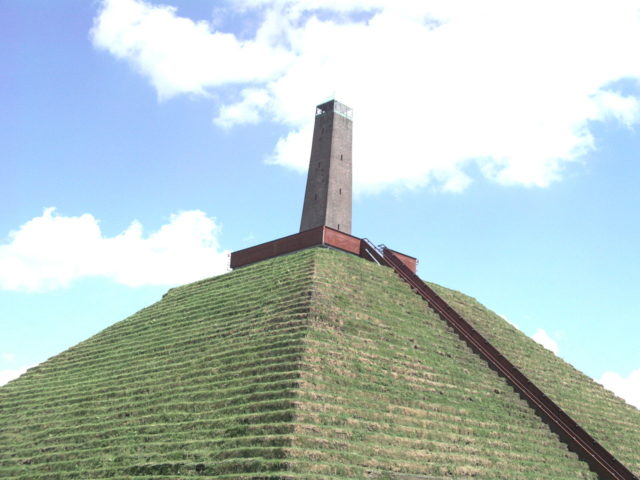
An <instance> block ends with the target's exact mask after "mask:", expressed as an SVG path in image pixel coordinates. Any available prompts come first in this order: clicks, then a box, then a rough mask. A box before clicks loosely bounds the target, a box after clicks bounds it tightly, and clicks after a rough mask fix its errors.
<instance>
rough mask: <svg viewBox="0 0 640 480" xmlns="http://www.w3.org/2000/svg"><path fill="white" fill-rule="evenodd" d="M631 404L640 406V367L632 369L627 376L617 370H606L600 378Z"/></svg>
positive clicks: (605, 385)
mask: <svg viewBox="0 0 640 480" xmlns="http://www.w3.org/2000/svg"><path fill="white" fill-rule="evenodd" d="M598 382H600V383H601V384H602V385H604V387H605V388H608V389H609V390H611V391H612V392H613V393H615V394H616V395H617V396H619V397H620V398H623V399H624V400H625V401H626V402H627V403H628V404H629V405H633V406H635V407H637V408H640V368H639V369H637V370H634V371H632V372H631V373H630V374H629V375H628V376H627V377H624V376H622V375H620V374H619V373H616V372H605V373H604V374H602V377H600V380H598Z"/></svg>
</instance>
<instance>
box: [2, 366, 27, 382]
mask: <svg viewBox="0 0 640 480" xmlns="http://www.w3.org/2000/svg"><path fill="white" fill-rule="evenodd" d="M29 368H31V367H22V368H15V369H11V370H0V386H1V385H4V384H5V383H8V382H10V381H11V380H14V379H16V378H18V377H19V376H20V375H22V374H23V373H24V372H26V371H27V370H28V369H29Z"/></svg>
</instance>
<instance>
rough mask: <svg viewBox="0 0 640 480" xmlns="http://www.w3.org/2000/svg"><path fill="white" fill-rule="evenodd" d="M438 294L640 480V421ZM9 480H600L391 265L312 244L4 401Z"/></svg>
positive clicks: (148, 318)
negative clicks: (529, 369) (278, 479)
mask: <svg viewBox="0 0 640 480" xmlns="http://www.w3.org/2000/svg"><path fill="white" fill-rule="evenodd" d="M439 293H440V294H442V295H443V296H445V297H446V296H447V295H448V296H449V297H448V298H447V299H448V300H451V301H452V302H454V306H455V308H457V309H459V310H460V311H461V313H463V315H468V316H469V320H471V321H473V322H474V323H475V324H476V325H477V326H478V328H479V329H482V331H483V332H485V333H487V335H489V336H490V338H491V339H492V340H494V338H495V341H496V344H499V346H500V347H501V348H502V347H503V344H504V349H505V350H509V356H510V358H511V357H512V356H513V358H514V359H516V360H517V361H516V360H514V363H517V362H518V361H521V362H523V363H524V364H529V367H530V368H531V364H535V365H536V367H535V368H534V369H532V371H531V372H529V371H528V370H527V369H526V366H525V365H523V366H522V368H523V369H524V370H525V371H527V373H531V375H532V377H535V375H538V377H540V378H541V380H539V379H538V377H535V381H536V382H539V384H540V385H544V386H546V385H548V386H549V388H550V389H554V390H553V391H550V392H549V394H550V396H552V397H553V398H554V400H556V401H557V402H558V403H560V405H561V406H563V407H565V408H567V410H570V408H575V410H576V412H578V413H580V414H581V415H582V417H580V420H581V421H583V422H584V426H585V427H586V428H587V429H588V430H589V431H590V432H591V433H593V434H594V436H596V438H597V439H598V440H599V441H602V442H603V444H605V446H607V447H608V448H611V450H612V451H613V452H614V453H617V454H619V455H620V458H621V459H623V461H625V460H626V463H627V466H630V467H631V468H632V470H634V471H635V472H638V470H639V469H638V452H637V445H639V444H640V438H638V433H637V432H638V431H639V430H640V412H638V411H637V410H635V409H633V408H631V407H628V406H626V405H625V404H624V402H622V401H621V400H618V399H616V398H615V397H613V396H612V395H610V394H608V393H606V392H605V391H604V390H603V389H602V388H601V387H600V386H599V385H597V384H595V383H593V382H590V381H588V379H586V377H584V376H582V375H581V374H580V373H579V372H577V371H575V370H573V369H572V368H571V367H570V366H568V365H566V364H564V363H562V362H561V361H560V360H558V359H557V358H556V357H554V356H553V355H552V354H550V353H548V352H547V351H545V350H544V349H542V348H541V347H538V346H537V344H535V343H534V342H532V341H531V340H530V339H528V338H527V337H524V336H522V335H521V334H519V332H517V331H515V330H514V331H513V332H511V331H510V330H509V326H508V324H506V323H505V322H504V321H503V320H502V319H500V318H499V317H497V316H495V315H493V314H491V313H490V312H488V311H486V310H484V309H483V308H482V307H481V306H480V305H479V304H477V303H476V302H475V301H473V300H472V299H469V298H468V297H464V296H462V295H460V294H458V293H456V292H451V291H448V290H444V289H439ZM463 309H466V310H464V311H463ZM492 335H493V337H492ZM499 342H502V344H500V343H499ZM518 365H519V366H520V363H518ZM557 371H561V372H562V373H561V376H557V375H558V373H557ZM534 374H535V375H534ZM547 377H549V378H547ZM545 381H546V382H547V383H546V384H545V383H544V382H545ZM563 382H565V383H566V385H567V386H568V387H569V388H565V386H564V384H563ZM574 387H575V388H574ZM576 392H577V394H576ZM587 397H588V398H587ZM565 404H566V405H565ZM570 413H571V414H572V415H573V414H574V412H573V411H570ZM602 416H604V417H605V418H606V421H605V422H602V421H600V418H601V417H602ZM578 417H579V416H578V415H577V414H576V418H578ZM589 422H591V423H589ZM612 422H613V423H612ZM607 423H609V424H610V425H615V429H613V430H614V431H611V430H612V429H607V425H606V424H607ZM592 428H593V429H594V430H593V432H592V430H591V429H592ZM596 431H597V432H599V433H596ZM620 432H624V434H623V435H619V433H620ZM598 435H600V436H598ZM607 442H608V443H607ZM634 449H636V450H635V451H634ZM623 455H625V456H624V457H623ZM0 478H7V479H18V478H21V479H70V478H78V479H98V478H105V479H106V478H110V479H147V480H151V479H156V480H169V479H171V480H178V479H189V478H210V479H214V478H215V479H222V478H235V479H239V478H246V479H249V478H252V479H258V478H263V479H266V478H274V479H275V478H309V479H319V478H331V479H361V478H387V479H392V478H397V479H405V480H409V479H421V478H487V479H488V478H491V479H494V478H495V479H497V478H504V479H534V478H536V479H538V478H553V479H578V478H596V476H595V474H593V473H592V472H590V471H589V470H588V468H587V466H586V464H585V463H584V462H582V461H580V460H578V459H577V458H576V456H575V455H574V454H573V453H571V452H569V451H568V450H567V448H566V447H565V445H564V444H562V443H561V442H560V441H559V440H558V439H557V437H556V436H555V435H554V434H553V433H551V432H550V431H549V429H548V428H547V427H546V426H545V425H544V424H543V423H542V422H541V421H540V420H539V419H538V417H537V416H536V415H535V414H534V413H533V412H532V410H531V409H530V408H529V407H528V406H527V405H526V403H525V402H524V401H522V400H521V399H520V398H519V397H518V395H516V394H515V393H514V392H513V390H512V389H511V388H510V387H509V386H508V385H507V384H506V383H505V382H504V381H503V380H502V379H501V378H499V377H498V376H497V374H495V373H494V372H493V371H492V370H490V369H489V368H488V367H487V366H486V365H485V364H484V362H483V361H482V360H480V359H479V358H478V357H477V356H475V355H474V354H473V353H472V352H471V351H470V350H469V349H468V348H467V347H466V345H465V344H464V343H463V342H462V341H460V340H459V339H458V338H457V337H456V335H455V334H454V333H453V332H452V331H451V330H449V329H448V328H447V327H446V325H445V324H444V323H443V322H442V321H441V320H440V319H439V318H438V317H437V316H436V315H435V314H434V313H433V312H431V311H430V310H429V309H428V308H427V306H426V304H425V303H424V302H423V301H422V300H421V299H420V298H419V297H418V296H417V295H415V294H413V293H412V292H411V290H410V289H409V288H408V287H407V286H406V285H405V284H404V283H402V281H401V280H400V279H399V278H397V277H396V276H395V274H394V273H393V272H392V271H391V270H390V269H388V268H383V267H379V266H377V265H375V264H372V263H369V262H366V261H364V260H362V259H359V258H356V257H353V256H350V255H347V254H344V253H340V252H335V251H331V250H327V249H322V248H314V249H311V250H306V251H303V252H298V253H295V254H293V255H289V256H285V257H279V258H275V259H271V260H268V261H265V262H261V263H259V264H255V265H252V266H248V267H245V268H242V269H240V270H238V271H235V272H232V273H230V274H227V275H224V276H220V277H217V278H214V279H210V280H205V281H202V282H197V283H194V284H191V285H187V286H184V287H180V288H177V289H173V290H170V291H169V292H168V294H167V295H166V296H165V298H163V299H162V300H161V301H160V302H158V303H156V304H154V305H152V306H150V307H148V308H146V309H144V310H142V311H140V312H138V313H137V314H135V315H133V316H132V317H130V318H128V319H126V320H124V321H122V322H120V323H118V324H116V325H113V326H112V327H110V328H108V329H106V330H104V331H103V332H101V333H100V334H98V335H96V336H94V337H92V338H90V339H89V340H87V341H85V342H82V343H81V344H79V345H77V346H75V347H73V348H72V349H70V350H68V351H66V352H64V353H62V354H60V355H58V356H56V357H54V358H52V359H50V360H49V361H47V362H45V363H44V364H42V365H40V366H38V367H36V368H34V369H32V370H30V371H29V372H28V373H27V374H26V375H24V376H23V377H21V378H19V379H17V380H15V381H14V382H11V383H9V384H8V385H6V386H4V387H2V388H0Z"/></svg>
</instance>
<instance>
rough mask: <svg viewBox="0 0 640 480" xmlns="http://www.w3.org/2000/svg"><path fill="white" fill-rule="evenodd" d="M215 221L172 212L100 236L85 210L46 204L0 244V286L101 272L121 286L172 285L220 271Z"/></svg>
mask: <svg viewBox="0 0 640 480" xmlns="http://www.w3.org/2000/svg"><path fill="white" fill-rule="evenodd" d="M218 232H219V227H218V225H217V224H216V222H215V220H214V219H212V218H209V217H207V216H206V214H205V213H204V212H201V211H198V210H192V211H185V212H181V213H179V214H176V215H172V216H171V218H170V221H169V223H167V224H165V225H163V226H162V227H161V228H160V229H159V230H158V231H156V232H153V233H151V234H150V235H149V236H147V237H144V236H143V232H142V225H141V224H140V223H139V222H137V221H134V222H133V223H131V225H130V226H129V227H128V228H127V229H126V230H125V231H124V232H122V233H121V234H119V235H116V236H114V237H105V236H104V235H103V234H102V232H101V230H100V226H99V224H98V221H97V220H96V219H95V218H94V217H93V216H92V215H90V214H84V215H81V216H78V217H65V216H62V215H58V214H56V213H55V209H53V208H47V209H45V211H44V213H43V214H42V215H41V216H39V217H36V218H33V219H32V220H29V221H28V222H27V223H25V224H24V225H22V226H21V227H20V228H19V229H18V230H16V231H13V232H11V233H10V234H9V239H10V243H8V244H4V245H0V288H2V289H5V290H26V291H39V290H47V289H54V288H59V287H65V286H67V285H69V284H70V283H71V282H72V281H74V280H76V279H79V278H82V277H107V278H111V279H113V280H115V281H116V282H119V283H122V284H124V285H129V286H141V285H176V284H181V283H187V282H191V281H194V280H198V279H201V278H205V277H210V276H213V275H217V274H219V273H223V272H225V271H226V270H227V265H228V252H226V251H222V250H221V249H220V246H219V244H218V239H217V234H218Z"/></svg>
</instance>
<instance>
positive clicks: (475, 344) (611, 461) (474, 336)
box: [360, 239, 638, 480]
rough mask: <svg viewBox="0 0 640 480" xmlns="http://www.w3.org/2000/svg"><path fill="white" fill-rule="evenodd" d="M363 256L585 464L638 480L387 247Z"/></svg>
mask: <svg viewBox="0 0 640 480" xmlns="http://www.w3.org/2000/svg"><path fill="white" fill-rule="evenodd" d="M360 256H361V257H363V258H366V259H368V260H372V261H374V262H376V263H378V264H380V265H386V266H388V267H391V268H392V269H393V270H394V271H395V272H396V273H397V274H398V275H399V276H400V278H402V279H403V280H404V281H405V282H407V283H408V284H409V285H410V286H411V287H412V289H413V290H414V291H415V292H416V293H417V294H418V295H420V296H421V297H422V298H423V299H424V300H426V301H427V303H428V304H429V306H430V307H431V308H432V309H433V310H435V311H436V313H438V314H439V315H440V316H441V317H442V318H443V319H444V320H445V321H447V323H448V324H449V325H451V327H452V328H453V329H454V330H455V331H456V333H457V334H458V335H459V336H460V337H461V338H462V339H463V340H464V341H465V342H466V343H467V344H468V345H469V346H470V347H471V349H472V350H473V351H475V352H476V353H478V354H479V355H480V356H482V357H483V358H484V359H485V360H486V361H487V363H488V364H489V366H490V367H491V368H492V369H494V370H496V371H497V372H498V373H499V374H500V375H502V376H503V377H504V378H506V379H507V381H508V382H509V383H510V384H511V385H512V386H513V387H514V388H515V390H516V391H517V392H519V393H520V394H521V395H522V396H523V397H524V398H525V399H526V400H527V401H528V402H529V404H530V405H531V406H532V407H533V408H534V409H535V410H536V412H537V413H538V415H540V417H541V418H542V419H543V420H545V421H546V422H547V424H548V425H549V426H550V427H551V428H552V430H554V431H555V432H556V433H557V434H558V435H559V436H560V438H561V439H562V440H563V441H564V442H565V443H567V445H569V446H570V447H571V449H572V450H574V451H575V452H576V453H578V455H580V456H581V457H582V459H583V460H585V461H586V462H587V463H588V464H589V466H590V467H591V469H592V470H594V471H595V472H596V473H598V474H599V475H601V476H602V477H604V478H606V479H610V480H638V477H636V476H635V475H634V474H633V473H632V472H631V471H630V470H629V469H627V468H626V467H625V466H624V465H623V464H622V463H620V462H619V461H618V460H617V459H616V458H615V457H614V456H613V455H611V453H609V452H608V451H607V450H606V449H605V448H604V447H603V446H602V445H600V444H599V443H598V442H597V441H596V440H595V439H594V438H593V437H592V436H591V435H589V434H588V433H587V432H586V431H585V430H584V429H583V428H582V427H580V425H578V423H577V422H576V421H574V420H573V419H572V418H571V417H570V416H569V415H568V414H567V413H566V412H564V411H563V410H562V409H561V408H560V407H559V406H558V405H557V404H556V403H555V402H553V401H552V400H551V399H550V398H549V397H547V396H546V395H545V394H544V393H543V392H542V390H540V389H539V388H538V387H536V386H535V385H534V384H533V383H532V382H531V381H530V380H529V379H528V378H527V377H526V376H525V375H524V373H522V372H521V371H520V370H519V369H518V368H517V367H516V366H515V365H513V364H512V363H511V362H510V361H509V360H507V359H506V358H505V356H504V355H502V354H501V353H500V352H499V351H498V350H497V349H496V348H495V347H494V346H493V345H491V344H490V343H489V341H488V340H487V339H486V338H484V337H483V336H482V335H481V334H480V333H479V332H478V331H477V330H476V329H475V328H474V327H473V326H471V324H470V323H469V322H467V321H466V320H465V319H464V318H462V316H460V315H459V314H458V313H457V312H456V311H455V310H454V309H453V308H452V307H451V306H450V305H449V304H448V303H447V302H445V301H444V300H443V299H442V298H441V297H440V296H439V295H438V294H437V293H436V292H435V291H433V290H432V289H431V288H429V287H428V286H427V285H426V284H425V283H424V282H423V281H422V280H420V278H419V277H418V276H417V275H416V274H415V273H413V272H412V271H411V270H410V269H409V268H408V267H407V266H406V265H405V264H404V263H402V261H401V260H400V259H399V258H398V257H397V256H396V255H395V254H394V253H393V252H392V251H391V250H389V249H388V248H386V247H385V246H381V247H376V246H375V245H373V244H372V243H371V242H370V241H369V240H367V239H363V240H362V246H361V251H360Z"/></svg>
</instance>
